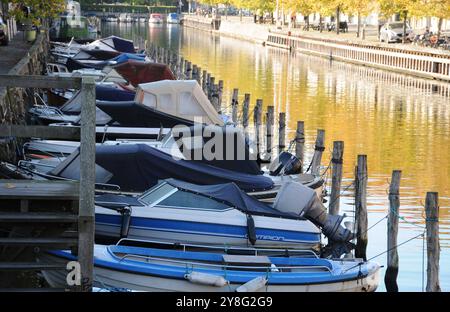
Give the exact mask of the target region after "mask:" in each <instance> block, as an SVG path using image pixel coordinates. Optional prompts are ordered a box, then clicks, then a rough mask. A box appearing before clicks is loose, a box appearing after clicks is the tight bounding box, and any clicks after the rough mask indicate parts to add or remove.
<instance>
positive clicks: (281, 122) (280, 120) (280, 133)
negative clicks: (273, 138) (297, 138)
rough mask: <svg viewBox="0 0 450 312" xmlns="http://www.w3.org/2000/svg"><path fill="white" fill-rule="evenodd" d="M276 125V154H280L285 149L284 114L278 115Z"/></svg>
mask: <svg viewBox="0 0 450 312" xmlns="http://www.w3.org/2000/svg"><path fill="white" fill-rule="evenodd" d="M278 125H279V126H278V153H281V152H282V151H283V150H284V149H285V148H286V113H284V112H281V113H280V115H279V117H278Z"/></svg>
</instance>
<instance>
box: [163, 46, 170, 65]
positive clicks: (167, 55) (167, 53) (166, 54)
mask: <svg viewBox="0 0 450 312" xmlns="http://www.w3.org/2000/svg"><path fill="white" fill-rule="evenodd" d="M164 63H165V64H169V63H170V51H169V49H164Z"/></svg>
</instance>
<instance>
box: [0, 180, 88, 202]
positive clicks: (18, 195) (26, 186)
mask: <svg viewBox="0 0 450 312" xmlns="http://www.w3.org/2000/svg"><path fill="white" fill-rule="evenodd" d="M78 196H79V183H78V182H75V181H32V180H0V198H2V199H28V200H30V199H42V200H45V199H49V200H50V199H51V200H78Z"/></svg>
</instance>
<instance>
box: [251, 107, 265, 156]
mask: <svg viewBox="0 0 450 312" xmlns="http://www.w3.org/2000/svg"><path fill="white" fill-rule="evenodd" d="M262 105H263V100H262V99H257V100H256V105H255V110H254V111H253V124H254V127H255V142H256V152H257V155H261V125H262Z"/></svg>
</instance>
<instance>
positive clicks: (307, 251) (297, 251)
mask: <svg viewBox="0 0 450 312" xmlns="http://www.w3.org/2000/svg"><path fill="white" fill-rule="evenodd" d="M123 242H136V243H147V244H158V245H165V246H173V247H179V248H181V249H182V250H183V251H187V249H189V248H202V249H211V250H224V251H228V250H235V251H246V252H254V256H258V255H261V254H267V253H270V252H278V253H285V254H286V255H292V254H301V253H305V254H309V255H311V256H312V257H314V258H317V259H319V256H318V255H317V254H316V253H315V252H314V251H313V250H310V249H287V248H259V247H258V248H252V247H240V246H226V245H223V246H220V245H200V244H190V243H177V242H174V243H171V242H161V241H155V240H143V239H132V238H122V239H120V240H119V241H118V242H117V243H116V246H119V245H121V246H123V245H124V244H122V243H123Z"/></svg>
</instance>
